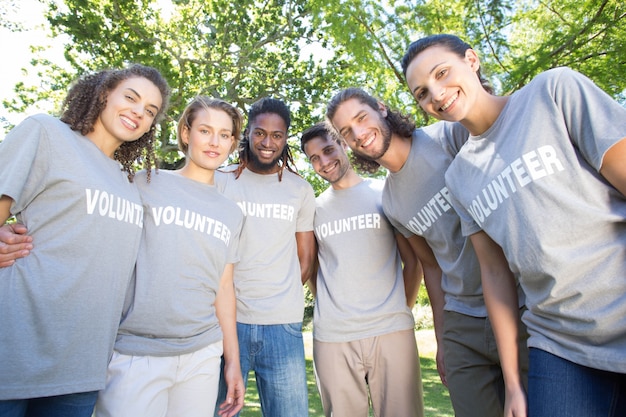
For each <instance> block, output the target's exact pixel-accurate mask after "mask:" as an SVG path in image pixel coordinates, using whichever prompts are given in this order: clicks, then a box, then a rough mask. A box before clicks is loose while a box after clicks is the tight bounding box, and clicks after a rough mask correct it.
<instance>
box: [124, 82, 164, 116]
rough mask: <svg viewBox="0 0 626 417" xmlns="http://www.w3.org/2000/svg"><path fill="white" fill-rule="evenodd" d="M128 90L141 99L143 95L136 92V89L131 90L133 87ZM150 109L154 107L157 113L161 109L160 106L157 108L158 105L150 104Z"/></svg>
mask: <svg viewBox="0 0 626 417" xmlns="http://www.w3.org/2000/svg"><path fill="white" fill-rule="evenodd" d="M126 89H127V90H130V91H132V92H133V93H134V94H135V95H136V96H137V97H139V98H141V94H139V93H138V92H137V90H135V89H134V88H131V87H126ZM148 107H154V108H155V109H156V111H157V112H158V111H159V110H160V109H159V106H157V105H156V104H150V103H148Z"/></svg>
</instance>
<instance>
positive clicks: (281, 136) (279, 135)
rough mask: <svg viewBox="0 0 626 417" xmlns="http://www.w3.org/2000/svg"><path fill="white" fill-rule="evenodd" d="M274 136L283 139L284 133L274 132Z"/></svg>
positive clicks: (275, 138) (276, 138)
mask: <svg viewBox="0 0 626 417" xmlns="http://www.w3.org/2000/svg"><path fill="white" fill-rule="evenodd" d="M272 138H273V139H274V140H282V139H283V135H282V134H281V133H274V134H273V135H272Z"/></svg>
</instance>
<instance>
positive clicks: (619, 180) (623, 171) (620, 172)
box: [600, 138, 626, 196]
mask: <svg viewBox="0 0 626 417" xmlns="http://www.w3.org/2000/svg"><path fill="white" fill-rule="evenodd" d="M600 174H602V176H604V178H606V179H607V181H608V182H610V183H611V184H612V185H613V187H615V188H617V189H618V190H619V191H620V192H621V193H622V194H623V195H624V196H626V138H623V139H622V140H620V141H619V142H617V143H616V144H615V145H613V146H611V147H610V148H609V150H608V151H606V154H604V159H603V160H602V166H601V167H600Z"/></svg>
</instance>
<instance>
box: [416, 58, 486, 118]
mask: <svg viewBox="0 0 626 417" xmlns="http://www.w3.org/2000/svg"><path fill="white" fill-rule="evenodd" d="M479 67H480V65H479V61H478V56H477V55H476V53H475V52H474V51H473V50H472V49H468V50H467V51H465V56H463V57H461V56H459V55H458V54H456V53H454V52H451V51H450V50H449V49H447V48H446V47H444V46H431V47H429V48H427V49H425V50H424V51H422V52H420V53H419V55H417V56H416V57H415V58H414V59H413V60H412V61H411V62H410V64H409V66H408V67H407V70H406V81H407V84H408V86H409V90H410V91H411V94H412V95H413V97H414V98H415V101H416V102H417V103H418V104H419V106H420V107H421V108H422V109H423V110H424V111H425V112H426V113H428V114H429V115H431V116H433V117H435V118H437V119H440V120H448V121H454V122H458V121H462V120H463V119H465V118H467V117H468V114H469V113H470V111H471V110H472V108H473V107H474V104H475V102H476V95H477V92H479V91H484V90H483V87H482V85H481V83H480V80H479V79H478V76H477V74H476V72H477V71H478V69H479Z"/></svg>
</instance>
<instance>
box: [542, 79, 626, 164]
mask: <svg viewBox="0 0 626 417" xmlns="http://www.w3.org/2000/svg"><path fill="white" fill-rule="evenodd" d="M552 72H553V77H551V78H548V79H547V80H546V83H547V84H548V85H549V88H550V87H551V88H554V100H555V102H556V105H557V106H558V107H559V108H560V109H561V112H562V114H563V120H564V122H565V124H566V126H567V130H568V132H569V134H570V139H571V141H572V143H573V144H574V146H576V147H577V148H578V149H579V150H580V152H581V154H582V155H583V157H584V158H585V159H586V160H587V162H588V163H589V164H590V165H591V166H593V167H594V168H595V169H596V170H597V171H599V170H600V168H601V166H602V158H603V157H604V154H605V153H606V151H607V150H608V149H609V148H610V147H611V146H613V145H614V144H615V143H617V142H618V141H620V140H621V139H623V138H624V137H626V108H624V107H622V106H621V105H620V104H619V103H618V102H617V101H615V100H614V99H613V98H612V97H611V96H609V95H608V94H607V93H605V92H604V91H603V90H602V89H600V88H599V87H598V86H596V85H595V84H594V83H593V82H592V81H591V80H590V79H589V78H587V77H585V76H584V75H582V74H580V73H578V72H576V71H573V70H571V69H568V68H560V69H558V70H553V71H552Z"/></svg>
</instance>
